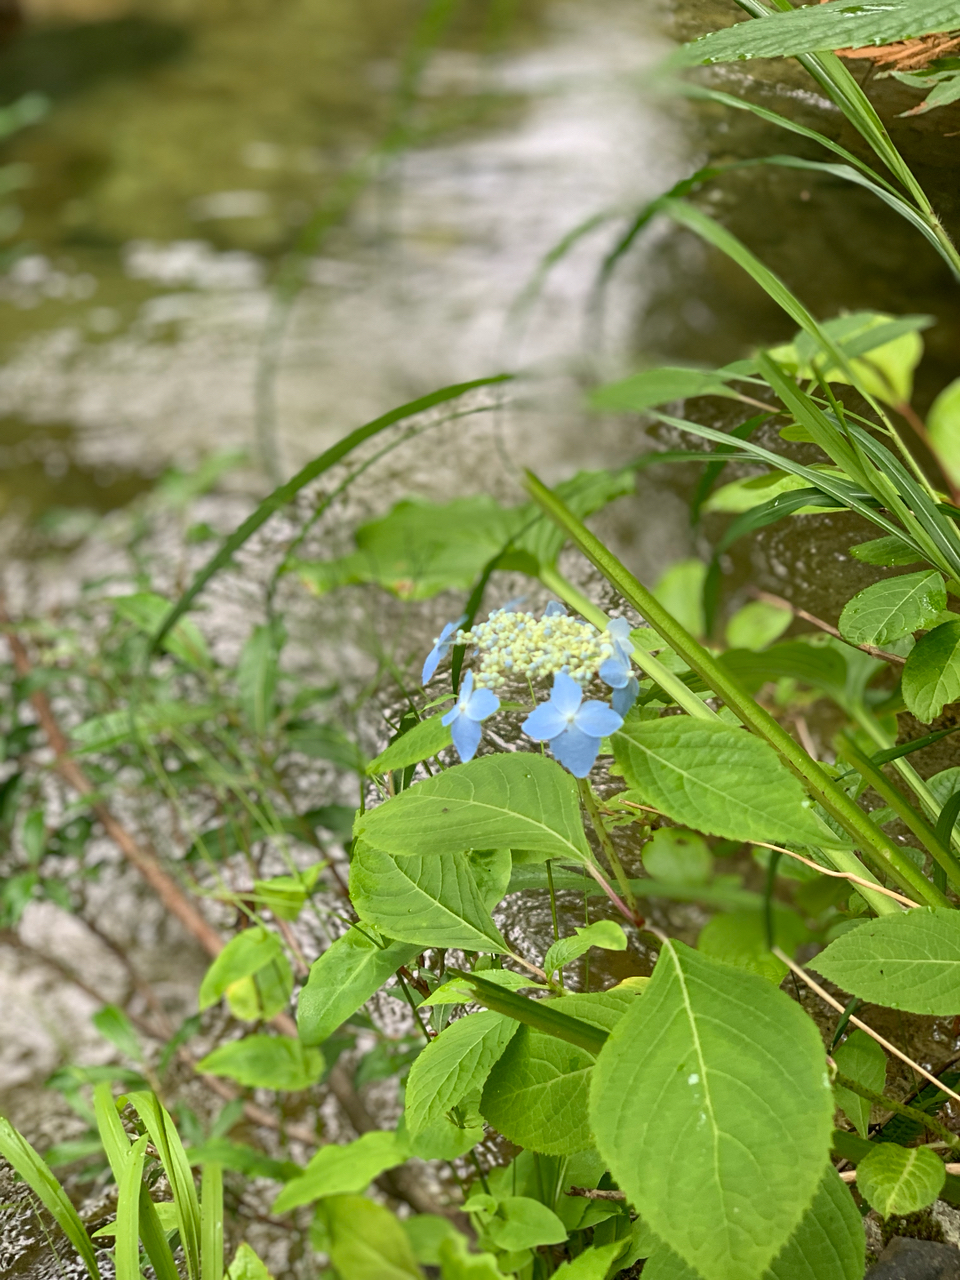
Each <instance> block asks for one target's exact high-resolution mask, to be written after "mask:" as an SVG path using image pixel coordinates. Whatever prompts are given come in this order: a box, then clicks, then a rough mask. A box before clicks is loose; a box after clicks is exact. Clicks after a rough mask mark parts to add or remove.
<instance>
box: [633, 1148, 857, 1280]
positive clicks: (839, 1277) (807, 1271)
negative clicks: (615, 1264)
mask: <svg viewBox="0 0 960 1280" xmlns="http://www.w3.org/2000/svg"><path fill="white" fill-rule="evenodd" d="M865 1253H866V1241H865V1237H864V1234H863V1222H862V1220H861V1217H860V1213H859V1211H858V1209H857V1206H856V1205H855V1204H854V1202H853V1196H851V1194H850V1192H849V1191H848V1190H847V1188H846V1187H845V1186H844V1185H843V1183H842V1182H841V1181H840V1178H839V1177H838V1176H837V1174H836V1173H835V1171H834V1170H833V1169H832V1168H831V1169H829V1170H828V1171H827V1174H826V1176H825V1177H824V1179H823V1181H822V1182H821V1184H820V1186H819V1188H818V1190H817V1194H816V1196H815V1197H814V1200H813V1204H812V1205H811V1206H810V1208H809V1209H808V1210H807V1212H806V1213H805V1214H804V1215H803V1217H802V1218H801V1220H800V1225H799V1226H798V1227H797V1229H796V1231H794V1233H793V1235H792V1236H791V1237H790V1239H789V1240H788V1241H787V1243H786V1244H785V1245H784V1246H783V1249H782V1250H781V1252H780V1253H779V1254H778V1255H777V1257H776V1258H775V1259H774V1261H773V1262H772V1263H771V1264H770V1266H769V1267H767V1268H766V1270H765V1271H764V1272H763V1274H762V1276H761V1277H760V1280H862V1277H863V1263H864V1256H865ZM643 1276H644V1280H699V1277H698V1273H697V1272H696V1271H694V1270H693V1268H692V1267H690V1266H688V1265H687V1264H686V1263H685V1262H683V1261H682V1260H681V1259H680V1258H678V1257H677V1255H676V1254H675V1253H674V1252H673V1251H672V1250H671V1249H668V1248H667V1247H666V1246H662V1247H661V1248H659V1249H658V1250H657V1251H656V1252H655V1253H654V1254H653V1255H652V1256H651V1258H650V1261H649V1262H648V1263H647V1264H646V1266H645V1267H644V1271H643Z"/></svg>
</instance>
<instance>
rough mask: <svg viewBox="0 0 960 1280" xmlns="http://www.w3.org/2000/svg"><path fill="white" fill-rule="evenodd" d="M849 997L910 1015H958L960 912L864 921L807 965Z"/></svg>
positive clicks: (921, 912)
mask: <svg viewBox="0 0 960 1280" xmlns="http://www.w3.org/2000/svg"><path fill="white" fill-rule="evenodd" d="M810 967H811V968H812V969H816V971H817V972H818V973H822V974H823V976H824V977H825V978H828V979H829V980H830V981H831V982H835V983H836V984H837V986H838V987H841V988H842V989H843V990H844V991H849V992H850V994H851V995H855V996H860V998H861V999H862V1000H869V1001H870V1002H871V1003H872V1004H882V1005H886V1006H887V1007H888V1008H891V1009H905V1010H907V1011H909V1012H910V1013H921V1014H932V1015H934V1016H938V1017H949V1016H952V1015H955V1014H958V1013H960V912H957V911H951V910H948V909H946V908H944V909H942V910H938V911H929V910H927V909H925V908H923V909H917V910H914V911H901V912H899V913H898V914H897V915H889V916H883V917H882V918H880V919H877V920H866V921H864V923H863V924H860V925H858V926H857V928H856V929H851V930H850V932H849V933H844V934H841V936H840V937H839V938H837V939H836V940H835V941H834V942H831V943H830V945H829V946H828V947H827V949H826V950H825V951H821V953H820V954H819V955H818V956H817V957H816V958H815V959H814V960H811V961H810Z"/></svg>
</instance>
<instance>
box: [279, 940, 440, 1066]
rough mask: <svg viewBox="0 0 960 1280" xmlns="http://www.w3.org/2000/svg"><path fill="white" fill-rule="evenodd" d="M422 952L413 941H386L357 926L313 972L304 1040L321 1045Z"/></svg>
mask: <svg viewBox="0 0 960 1280" xmlns="http://www.w3.org/2000/svg"><path fill="white" fill-rule="evenodd" d="M418 950H419V948H418V947H416V946H411V945H410V943H409V942H392V941H386V940H383V939H381V938H380V935H379V933H378V932H377V930H376V929H370V928H358V927H357V926H356V925H352V926H351V927H350V928H349V929H348V930H347V932H346V933H345V934H344V935H343V936H342V937H341V938H337V940H336V941H335V942H334V943H333V945H332V946H330V947H328V948H327V950H326V951H325V952H324V953H323V955H322V956H321V957H320V959H319V960H316V961H315V962H314V963H313V965H312V966H311V968H310V977H309V978H308V979H307V983H306V986H304V987H303V989H302V990H301V992H300V996H299V1000H298V1002H297V1026H298V1028H299V1030H300V1039H301V1040H302V1041H303V1042H304V1044H322V1043H323V1041H324V1040H326V1039H327V1037H328V1036H331V1035H333V1033H334V1031H336V1029H337V1027H339V1026H340V1025H341V1024H342V1023H344V1022H346V1020H347V1019H348V1018H349V1017H350V1016H351V1015H352V1014H354V1013H356V1011H357V1010H358V1009H359V1008H360V1006H361V1005H362V1004H365V1003H366V1001H367V1000H369V999H370V997H371V996H372V995H373V993H374V992H375V991H379V990H380V988H381V987H382V986H383V984H384V983H385V982H386V981H387V980H388V979H389V978H391V977H393V975H394V974H395V973H396V971H397V970H398V969H399V968H400V966H401V965H403V964H407V963H408V962H409V961H410V960H412V959H413V958H414V956H415V955H416V954H417V952H418Z"/></svg>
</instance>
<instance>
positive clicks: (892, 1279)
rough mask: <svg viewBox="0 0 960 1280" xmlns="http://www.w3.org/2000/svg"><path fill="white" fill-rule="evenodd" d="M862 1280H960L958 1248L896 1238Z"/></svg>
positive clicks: (927, 1241)
mask: <svg viewBox="0 0 960 1280" xmlns="http://www.w3.org/2000/svg"><path fill="white" fill-rule="evenodd" d="M865 1280H960V1249H955V1248H954V1246H953V1245H951V1244H939V1243H937V1242H936V1241H933V1240H909V1239H904V1238H903V1237H902V1236H895V1237H894V1238H893V1239H892V1240H891V1241H890V1243H889V1244H888V1245H887V1247H886V1249H884V1251H883V1253H882V1254H881V1255H880V1258H879V1260H878V1261H877V1263H876V1265H875V1266H873V1267H871V1268H870V1270H869V1271H868V1272H867V1274H866V1277H865Z"/></svg>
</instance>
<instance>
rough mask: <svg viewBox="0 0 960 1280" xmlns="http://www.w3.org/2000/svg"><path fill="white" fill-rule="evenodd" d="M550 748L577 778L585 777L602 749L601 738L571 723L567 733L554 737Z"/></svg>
mask: <svg viewBox="0 0 960 1280" xmlns="http://www.w3.org/2000/svg"><path fill="white" fill-rule="evenodd" d="M550 750H551V751H552V752H553V754H554V755H555V756H556V758H557V759H558V760H559V761H560V763H561V764H562V765H563V767H564V768H565V769H569V770H570V772H571V773H572V774H573V776H574V777H575V778H585V777H586V776H587V774H588V773H589V772H590V770H591V769H592V768H593V762H594V760H596V758H597V755H598V753H599V751H600V739H599V738H594V737H592V736H591V735H590V734H589V733H583V732H582V731H581V730H580V729H578V728H577V726H576V725H571V726H570V728H569V729H568V730H567V732H566V733H562V734H561V735H560V736H559V737H558V738H554V739H553V741H552V742H551V743H550Z"/></svg>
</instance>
